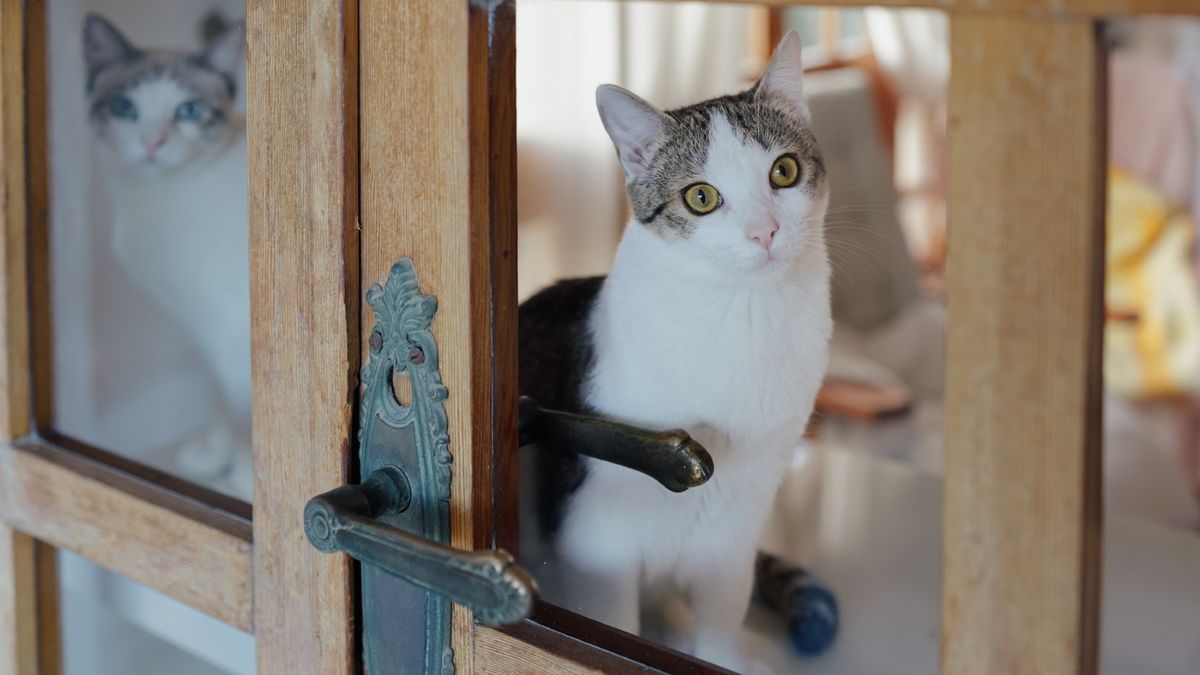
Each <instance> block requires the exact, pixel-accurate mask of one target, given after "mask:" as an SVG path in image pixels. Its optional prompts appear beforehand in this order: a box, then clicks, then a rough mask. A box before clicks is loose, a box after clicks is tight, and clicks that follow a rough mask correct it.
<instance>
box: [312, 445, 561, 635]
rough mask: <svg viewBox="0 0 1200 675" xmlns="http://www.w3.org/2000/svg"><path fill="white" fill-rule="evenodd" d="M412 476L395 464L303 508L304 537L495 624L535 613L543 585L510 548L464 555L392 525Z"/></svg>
mask: <svg viewBox="0 0 1200 675" xmlns="http://www.w3.org/2000/svg"><path fill="white" fill-rule="evenodd" d="M411 495H412V492H411V489H410V487H409V485H408V479H407V477H406V476H405V475H404V472H403V471H401V470H400V469H398V468H396V467H394V466H389V467H384V468H382V469H379V470H378V471H376V472H374V473H373V474H371V476H370V477H368V479H367V481H366V482H365V483H362V484H361V485H345V486H342V487H340V488H337V489H334V490H330V491H329V492H326V493H325V494H322V495H318V496H316V497H313V498H312V499H310V500H309V502H308V505H307V506H305V507H304V533H305V534H306V535H307V536H308V540H309V541H310V542H311V543H312V545H313V546H315V547H317V549H319V550H321V551H324V552H326V553H332V552H334V551H344V552H346V553H348V554H350V555H351V556H352V557H354V558H355V559H357V560H358V561H359V562H362V563H365V564H367V565H374V566H376V567H378V568H380V569H382V570H384V571H386V572H388V573H389V574H392V575H395V576H396V577H399V578H401V579H404V580H405V581H407V582H409V583H411V584H414V585H416V586H418V587H420V588H423V589H425V590H427V591H430V592H432V593H439V594H441V595H444V596H446V597H447V598H449V599H450V600H452V601H454V602H457V603H459V604H461V605H464V606H465V607H467V608H469V609H470V610H471V611H473V612H474V613H475V618H476V619H477V620H478V621H479V622H480V623H483V624H486V625H489V626H500V625H504V624H510V623H516V622H517V621H520V620H522V619H524V618H525V617H527V616H528V615H529V611H530V609H532V607H533V600H534V598H535V597H536V596H537V584H536V583H535V582H534V580H533V578H532V577H531V576H529V574H528V573H527V572H526V571H525V570H523V569H522V568H521V567H519V566H518V565H516V563H514V562H513V559H512V556H510V555H509V554H508V553H506V552H504V551H500V550H497V551H462V550H459V549H456V548H451V547H449V546H444V545H442V544H439V543H436V542H433V541H430V540H428V539H425V538H423V537H420V536H417V535H415V534H412V533H409V532H406V531H404V530H401V529H399V528H397V527H393V526H391V525H387V524H386V521H387V519H388V517H389V516H391V515H395V514H397V513H401V512H403V511H404V510H405V509H406V508H408V504H409V500H410V499H411Z"/></svg>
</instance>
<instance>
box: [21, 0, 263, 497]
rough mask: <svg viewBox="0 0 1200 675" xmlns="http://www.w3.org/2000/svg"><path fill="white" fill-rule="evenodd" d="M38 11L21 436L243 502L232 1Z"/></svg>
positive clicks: (238, 134)
mask: <svg viewBox="0 0 1200 675" xmlns="http://www.w3.org/2000/svg"><path fill="white" fill-rule="evenodd" d="M46 12H47V14H46V17H45V19H46V33H47V35H46V41H45V50H46V54H45V56H46V70H47V71H48V72H47V73H46V75H47V78H46V81H47V85H46V109H47V111H48V114H47V118H46V120H45V124H46V125H47V126H46V135H47V137H48V139H49V140H48V146H49V147H48V148H44V149H38V148H34V151H35V152H39V151H44V152H46V153H47V155H46V158H47V166H48V170H47V173H48V183H49V189H48V200H47V201H48V204H46V207H47V208H46V209H44V210H42V211H41V212H42V213H46V212H48V214H49V215H48V222H37V221H36V220H35V221H34V222H33V223H32V224H31V227H32V228H34V229H35V230H37V229H38V228H49V236H48V237H47V239H48V242H47V246H46V249H47V250H45V251H35V259H34V264H35V273H37V274H39V275H40V276H41V277H42V279H41V281H42V283H43V284H44V285H45V286H46V287H48V291H45V289H43V291H44V292H39V293H35V303H34V305H35V306H34V311H35V312H36V313H37V314H38V315H39V316H40V317H41V319H40V320H39V322H38V324H39V325H40V326H43V327H48V328H46V329H43V330H42V331H41V332H42V334H41V335H37V336H35V344H36V348H37V349H38V350H40V351H39V353H38V359H39V361H40V363H41V364H43V365H42V366H41V367H40V368H39V377H38V382H37V387H38V388H39V390H40V391H42V392H45V391H47V389H49V390H50V391H52V396H51V397H45V396H43V398H44V399H45V398H49V399H52V403H50V404H49V405H46V404H43V405H42V406H40V407H39V410H38V425H39V427H40V428H41V430H42V432H43V434H44V435H47V436H50V438H51V439H52V440H53V439H54V434H62V435H66V436H70V437H73V438H75V439H77V440H78V441H81V442H82V443H83V444H86V445H88V446H94V447H96V448H101V449H104V450H107V451H111V452H114V453H117V454H119V455H121V456H123V457H124V458H127V459H132V460H135V461H136V462H139V463H143V464H145V465H148V466H150V467H153V468H155V469H158V470H160V471H164V472H166V473H169V474H172V475H174V476H177V477H180V478H184V479H186V480H188V481H192V482H195V483H198V484H200V485H202V486H205V487H208V488H211V489H214V490H217V491H219V492H222V493H225V494H228V495H232V496H235V497H237V498H240V499H243V500H249V499H250V496H251V485H252V475H251V460H250V442H249V438H250V437H249V433H250V332H249V331H250V310H249V260H248V215H247V194H246V134H245V122H244V120H245V109H246V103H245V76H244V71H245V36H244V30H243V28H242V24H241V22H242V19H243V17H244V14H245V6H244V4H243V3H239V2H223V3H192V2H182V1H180V2H167V3H164V2H151V1H149V0H50V1H49V2H47V3H46ZM37 212H38V211H37V210H36V209H35V213H37ZM48 408H52V410H51V409H48Z"/></svg>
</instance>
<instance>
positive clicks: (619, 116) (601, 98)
mask: <svg viewBox="0 0 1200 675" xmlns="http://www.w3.org/2000/svg"><path fill="white" fill-rule="evenodd" d="M596 107H597V108H598V109H599V110H600V121H601V122H603V123H604V129H605V130H606V131H608V135H609V137H610V138H612V142H613V145H615V146H617V157H618V158H620V160H621V166H622V167H623V168H624V169H625V177H626V179H627V180H628V181H633V180H634V179H636V178H638V177H640V176H641V175H642V174H644V173H645V171H646V168H647V167H646V162H647V161H648V160H649V157H647V153H648V152H649V150H650V146H652V145H653V144H654V143H655V142H656V141H658V140H659V139H660V138H662V137H663V135H664V134H665V133H666V132H667V128H668V127H669V126H670V125H671V124H672V120H671V118H670V117H669V116H668V115H667V114H666V113H664V112H662V111H661V110H659V109H658V108H655V107H654V106H652V105H650V104H649V103H647V102H646V101H644V100H643V99H641V98H640V97H638V96H636V95H634V94H631V93H630V92H628V91H626V90H624V89H622V88H620V87H618V86H616V85H612V84H605V85H602V86H601V87H600V88H599V89H597V90H596Z"/></svg>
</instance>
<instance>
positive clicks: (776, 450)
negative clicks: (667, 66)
mask: <svg viewBox="0 0 1200 675" xmlns="http://www.w3.org/2000/svg"><path fill="white" fill-rule="evenodd" d="M800 57H801V46H800V40H799V38H798V37H797V36H796V35H795V34H789V35H788V36H787V37H786V38H784V40H783V42H782V43H781V44H780V46H779V48H778V50H777V52H776V54H775V56H774V58H773V59H772V61H771V64H770V66H769V68H768V70H767V72H766V74H765V75H764V76H763V78H762V79H761V80H760V81H759V82H758V84H756V85H755V87H753V88H752V89H750V90H749V91H746V92H743V93H741V94H737V95H735V96H727V97H722V98H717V99H713V100H710V101H705V102H702V103H699V104H696V105H693V106H690V107H687V108H683V109H680V110H673V111H668V112H662V111H660V110H658V109H656V108H654V107H653V106H652V105H650V104H649V103H647V102H645V101H643V100H642V99H640V98H638V97H636V96H634V95H633V94H631V93H629V92H627V91H624V90H622V89H619V88H617V87H612V86H605V87H601V88H600V89H599V90H598V92H597V103H598V106H599V109H600V116H601V118H602V120H603V122H604V125H605V128H606V129H607V130H608V133H609V135H610V136H611V137H612V140H613V143H614V144H615V146H616V149H617V154H618V157H619V159H620V162H621V165H622V167H623V168H624V170H625V175H626V179H627V182H626V185H627V191H628V194H629V197H630V202H631V206H632V211H633V219H632V220H631V221H630V222H629V224H628V226H627V227H626V229H625V233H624V236H623V238H622V240H621V243H620V246H619V248H618V250H617V254H616V259H615V261H614V263H613V267H612V272H611V273H610V274H609V276H608V277H607V278H606V279H599V278H598V279H591V280H576V281H569V282H563V283H561V284H559V285H557V286H554V287H552V288H550V289H547V290H545V291H543V292H542V293H540V294H538V295H535V296H534V297H533V298H531V299H530V300H528V301H527V302H526V303H524V304H523V305H522V307H521V313H520V334H521V335H520V339H521V373H520V376H521V382H520V385H521V387H520V388H521V393H522V394H525V395H528V396H530V397H532V398H533V399H534V400H536V401H538V402H539V403H540V404H542V405H544V406H546V407H549V408H558V409H566V410H569V411H575V412H588V413H592V414H598V415H602V416H604V417H608V418H612V419H617V420H621V421H624V422H628V423H631V424H635V425H638V426H641V427H647V428H651V429H672V428H684V429H686V430H687V431H688V432H689V433H690V434H691V435H692V436H693V437H694V438H696V439H697V440H698V441H700V442H701V443H702V444H703V445H704V446H705V447H706V448H707V449H708V450H709V452H710V453H711V454H712V456H713V459H714V463H715V473H714V475H713V477H712V479H711V480H710V481H709V482H708V483H707V484H705V485H703V486H701V487H698V488H695V489H692V490H690V491H688V492H684V493H682V494H676V493H672V492H669V491H667V490H666V489H665V488H663V487H662V486H661V485H659V484H658V483H657V482H656V481H655V480H653V479H651V478H649V477H647V476H645V475H642V474H640V473H637V472H635V471H632V470H630V469H626V468H623V467H621V466H617V465H615V464H609V463H606V462H602V461H599V460H594V459H591V458H587V457H581V456H578V455H574V454H571V453H570V452H569V451H568V452H565V453H563V452H554V451H551V450H546V449H538V450H537V452H536V454H535V455H534V457H533V458H532V459H533V460H534V463H533V465H532V466H531V465H529V464H525V465H524V466H523V468H522V473H523V474H525V475H524V476H523V478H524V479H526V480H527V481H529V483H531V485H530V487H531V489H530V490H529V493H530V494H528V495H526V496H528V497H530V498H531V500H532V501H533V502H536V504H534V505H533V506H526V507H525V510H524V511H523V513H525V514H526V519H525V520H524V521H523V526H522V532H521V534H522V539H521V552H522V559H523V560H522V562H524V563H525V564H527V565H530V566H531V567H532V568H533V569H534V570H535V571H537V573H538V575H539V579H541V578H543V577H545V578H546V579H547V580H548V581H550V583H548V584H546V585H545V586H544V589H545V590H546V591H547V595H548V596H549V597H550V599H551V600H553V601H555V602H558V603H560V604H563V605H565V606H566V607H567V608H569V609H572V610H575V611H579V612H581V613H583V614H586V615H588V616H591V617H593V618H596V619H599V620H602V621H604V622H606V623H609V624H611V625H614V626H616V627H618V628H622V629H624V630H627V631H630V632H634V633H637V632H639V630H640V629H641V628H642V625H641V620H640V617H641V614H642V613H643V612H647V611H651V612H652V611H655V610H656V609H658V608H661V607H663V606H678V604H679V599H680V598H684V599H686V600H687V605H688V606H689V608H690V612H689V613H690V615H691V616H690V626H684V627H682V631H683V635H682V636H681V638H680V639H679V641H678V642H677V643H676V644H675V646H677V647H679V648H682V649H685V650H687V651H690V652H691V653H693V654H695V655H696V656H698V657H700V658H702V659H706V660H709V661H712V662H714V663H717V664H719V665H722V666H725V667H729V668H733V669H736V670H745V669H747V668H749V667H750V664H749V663H748V661H747V660H746V659H745V658H744V656H743V655H742V653H741V649H740V645H739V641H740V633H741V625H742V622H743V620H744V617H745V613H746V609H747V606H748V604H749V601H750V595H751V590H752V586H753V583H754V564H755V556H756V552H757V548H758V543H759V538H760V535H761V532H762V528H763V525H764V522H765V519H766V516H767V513H768V510H769V509H770V507H771V505H772V503H773V501H774V497H775V492H776V490H777V488H778V486H779V482H780V480H781V478H782V477H783V475H784V473H785V471H786V468H787V466H788V464H789V461H790V460H791V458H792V455H793V452H794V451H795V449H796V448H797V446H798V445H799V444H800V441H801V438H802V436H803V433H804V430H805V426H806V424H807V421H808V418H809V415H810V414H811V412H812V408H813V403H814V400H815V397H816V393H817V389H818V388H819V386H820V384H821V380H822V378H823V376H824V373H825V368H826V363H827V358H828V356H827V349H828V347H827V345H828V340H829V336H830V332H831V330H832V319H831V317H830V300H829V273H830V267H829V262H828V259H827V255H826V249H825V242H824V229H823V221H824V215H825V209H826V205H827V203H828V195H829V190H828V187H827V185H826V182H825V170H824V165H823V163H822V161H821V157H820V154H819V152H818V150H817V147H816V143H815V140H814V139H813V136H812V133H811V131H810V130H809V126H808V121H809V113H808V107H807V105H806V104H805V102H804V98H803V93H802V81H803V69H802V65H801V59H800ZM533 483H536V486H534V485H532V484H533ZM529 520H533V521H534V523H533V524H530V523H529ZM552 579H560V580H561V587H560V588H554V585H555V584H554V581H552Z"/></svg>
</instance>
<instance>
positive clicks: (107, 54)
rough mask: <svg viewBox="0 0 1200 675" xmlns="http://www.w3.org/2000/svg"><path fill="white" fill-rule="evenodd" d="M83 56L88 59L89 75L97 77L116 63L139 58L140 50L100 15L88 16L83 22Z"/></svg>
mask: <svg viewBox="0 0 1200 675" xmlns="http://www.w3.org/2000/svg"><path fill="white" fill-rule="evenodd" d="M83 55H84V57H85V58H86V59H87V68H88V74H89V75H90V76H95V75H96V73H98V72H100V71H101V70H104V69H105V68H107V67H109V66H111V65H113V64H114V63H120V62H121V61H126V60H129V59H131V58H133V57H135V56H137V55H138V50H137V48H135V47H134V46H133V45H132V44H130V43H129V40H126V39H125V36H124V35H121V31H119V30H117V27H116V26H114V25H112V24H111V23H109V22H108V20H107V19H105V18H104V17H102V16H100V15H99V14H88V15H87V18H85V19H84V20H83Z"/></svg>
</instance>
